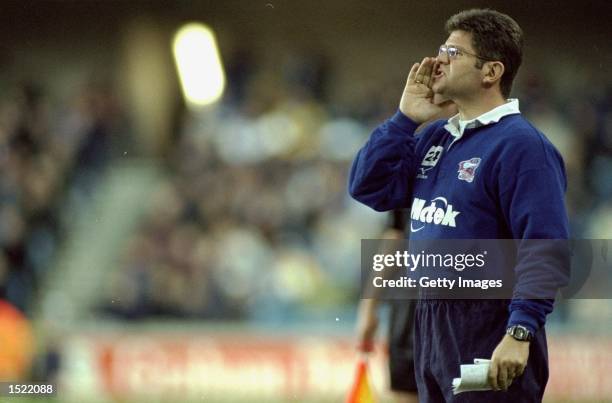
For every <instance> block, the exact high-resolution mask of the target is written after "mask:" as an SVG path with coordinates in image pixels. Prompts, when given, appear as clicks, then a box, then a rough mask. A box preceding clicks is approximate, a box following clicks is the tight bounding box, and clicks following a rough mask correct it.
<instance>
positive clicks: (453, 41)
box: [432, 31, 482, 99]
mask: <svg viewBox="0 0 612 403" xmlns="http://www.w3.org/2000/svg"><path fill="white" fill-rule="evenodd" d="M445 44H446V45H447V46H455V47H456V48H457V49H458V50H459V53H458V54H457V55H456V56H455V57H452V58H451V57H449V56H448V55H447V54H440V55H438V57H437V62H436V64H435V66H434V75H433V84H432V89H433V91H434V92H435V93H438V94H440V95H443V96H444V97H446V98H450V99H456V98H463V97H465V96H466V95H467V96H469V95H470V94H473V93H475V92H476V91H478V89H479V88H480V86H481V83H482V69H478V68H476V67H475V66H476V65H477V64H478V58H476V57H475V56H472V55H470V54H468V53H471V54H477V52H476V51H475V50H474V48H473V47H472V34H471V33H469V32H465V31H453V32H451V34H450V35H449V37H448V39H447V40H446V42H445ZM462 51H463V52H462ZM465 52H467V53H465Z"/></svg>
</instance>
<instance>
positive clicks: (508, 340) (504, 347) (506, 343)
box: [489, 335, 529, 390]
mask: <svg viewBox="0 0 612 403" xmlns="http://www.w3.org/2000/svg"><path fill="white" fill-rule="evenodd" d="M528 358H529V342H528V341H518V340H516V339H514V338H513V337H512V336H509V335H504V338H503V339H502V341H501V342H500V343H499V344H498V345H497V347H495V351H493V355H492V356H491V366H490V368H489V382H490V383H491V386H493V390H507V389H508V388H509V387H510V384H511V383H512V381H513V380H514V379H515V378H517V377H519V376H521V375H522V374H523V371H524V370H525V367H526V366H527V359H528Z"/></svg>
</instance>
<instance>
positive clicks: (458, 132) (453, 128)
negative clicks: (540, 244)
mask: <svg viewBox="0 0 612 403" xmlns="http://www.w3.org/2000/svg"><path fill="white" fill-rule="evenodd" d="M517 113H521V111H520V110H519V101H518V99H516V98H512V99H508V101H507V102H506V103H505V104H503V105H500V106H498V107H496V108H493V109H491V110H490V111H488V112H485V113H483V114H482V115H480V116H478V117H476V118H474V119H471V120H461V118H460V117H459V114H456V115H455V116H453V117H452V118H450V119H448V123H447V124H446V125H444V128H445V129H446V130H447V131H448V132H449V133H450V134H451V135H452V136H453V137H454V138H455V139H454V140H453V143H454V142H455V141H457V140H459V139H460V138H461V137H462V136H463V132H464V131H465V129H472V128H475V127H480V126H486V125H489V124H491V123H497V122H499V120H500V119H501V118H503V117H504V116H507V115H514V114H517Z"/></svg>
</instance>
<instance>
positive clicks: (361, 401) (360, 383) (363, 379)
mask: <svg viewBox="0 0 612 403" xmlns="http://www.w3.org/2000/svg"><path fill="white" fill-rule="evenodd" d="M346 403H376V399H374V393H373V392H372V387H371V386H370V379H369V377H368V362H367V360H366V359H360V360H359V362H358V363H357V372H356V373H355V381H354V382H353V386H352V387H351V390H350V392H349V394H348V397H347V398H346Z"/></svg>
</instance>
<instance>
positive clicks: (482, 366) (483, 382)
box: [453, 358, 493, 395]
mask: <svg viewBox="0 0 612 403" xmlns="http://www.w3.org/2000/svg"><path fill="white" fill-rule="evenodd" d="M490 365H491V360H487V359H484V358H475V359H474V364H463V365H461V378H455V379H453V394H455V395H457V394H459V393H461V392H474V391H482V390H491V389H493V388H492V386H491V385H490V384H489V366H490Z"/></svg>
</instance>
